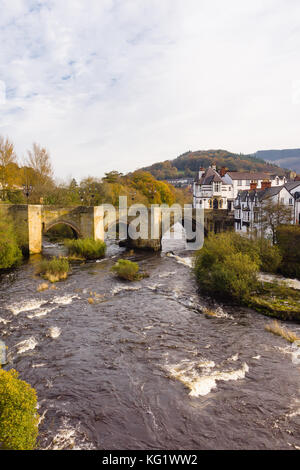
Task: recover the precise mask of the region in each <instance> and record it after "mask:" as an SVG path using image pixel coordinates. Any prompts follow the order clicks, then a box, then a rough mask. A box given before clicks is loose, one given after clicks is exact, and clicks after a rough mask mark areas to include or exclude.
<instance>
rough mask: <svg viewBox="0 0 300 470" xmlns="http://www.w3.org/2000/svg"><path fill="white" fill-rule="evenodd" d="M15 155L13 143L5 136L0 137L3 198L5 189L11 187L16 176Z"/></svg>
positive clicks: (0, 178)
mask: <svg viewBox="0 0 300 470" xmlns="http://www.w3.org/2000/svg"><path fill="white" fill-rule="evenodd" d="M17 169H18V166H17V156H16V154H15V150H14V144H13V143H12V142H11V141H10V140H9V139H8V138H6V139H5V140H4V138H3V137H0V189H2V199H3V200H5V199H6V196H7V190H8V189H11V188H12V187H13V184H14V177H15V176H16V172H17Z"/></svg>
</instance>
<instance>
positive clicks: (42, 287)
mask: <svg viewBox="0 0 300 470" xmlns="http://www.w3.org/2000/svg"><path fill="white" fill-rule="evenodd" d="M47 289H49V284H48V283H47V282H42V283H41V284H39V285H38V287H37V292H43V291H44V290H47Z"/></svg>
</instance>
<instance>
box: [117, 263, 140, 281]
mask: <svg viewBox="0 0 300 470" xmlns="http://www.w3.org/2000/svg"><path fill="white" fill-rule="evenodd" d="M111 270H112V272H114V273H115V274H117V276H118V277H120V278H121V279H127V280H128V281H137V280H139V279H141V274H139V265H138V263H134V262H133V261H129V260H127V259H119V260H118V261H117V263H116V264H115V265H114V266H113V267H112V268H111Z"/></svg>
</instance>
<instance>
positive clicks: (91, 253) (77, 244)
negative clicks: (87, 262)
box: [65, 238, 106, 259]
mask: <svg viewBox="0 0 300 470" xmlns="http://www.w3.org/2000/svg"><path fill="white" fill-rule="evenodd" d="M65 245H66V247H67V248H68V252H69V255H71V256H79V257H82V258H85V259H98V258H102V257H103V256H104V255H105V252H106V244H105V243H104V242H103V241H102V240H94V239H93V238H83V239H78V240H65Z"/></svg>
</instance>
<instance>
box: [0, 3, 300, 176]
mask: <svg viewBox="0 0 300 470" xmlns="http://www.w3.org/2000/svg"><path fill="white" fill-rule="evenodd" d="M299 51H300V2H299V0H243V1H241V0H226V2H225V1H224V0H45V1H34V0H0V135H1V134H2V135H4V136H9V137H10V138H11V139H13V141H14V142H15V144H16V149H17V152H18V155H19V156H20V157H22V156H23V155H24V154H25V153H26V149H27V148H29V147H30V145H31V144H32V142H33V141H36V142H38V143H41V144H42V145H44V146H46V147H47V149H48V150H49V152H50V154H51V157H52V160H53V164H54V167H55V172H56V175H57V176H59V177H70V176H75V177H83V176H86V175H93V176H102V175H103V174H104V172H105V171H110V170H113V169H115V170H119V171H123V172H127V171H131V170H134V169H136V168H138V167H141V166H144V165H148V164H151V163H154V162H157V161H161V160H167V159H171V158H174V157H176V156H178V155H179V154H181V153H183V152H185V151H187V150H200V149H217V148H222V149H226V150H230V151H234V152H245V153H251V152H255V151H256V150H262V149H273V148H279V149H280V148H298V147H300V132H299V131H300V126H299V123H300V60H299V53H300V52H299Z"/></svg>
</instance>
